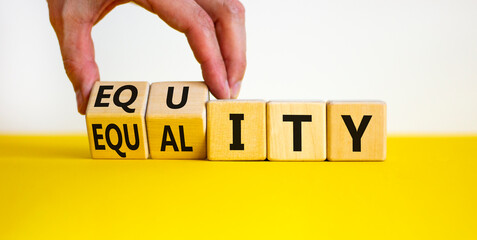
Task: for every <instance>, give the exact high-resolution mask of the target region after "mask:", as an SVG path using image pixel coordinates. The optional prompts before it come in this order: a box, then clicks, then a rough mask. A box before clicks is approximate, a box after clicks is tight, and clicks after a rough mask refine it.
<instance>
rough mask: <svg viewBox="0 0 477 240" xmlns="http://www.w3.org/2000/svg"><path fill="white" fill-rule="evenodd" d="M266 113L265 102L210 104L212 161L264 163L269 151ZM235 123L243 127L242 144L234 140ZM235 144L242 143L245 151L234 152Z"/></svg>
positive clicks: (208, 125) (208, 142)
mask: <svg viewBox="0 0 477 240" xmlns="http://www.w3.org/2000/svg"><path fill="white" fill-rule="evenodd" d="M265 112H266V103H265V101H240V100H215V101H209V102H208V103H207V156H208V158H209V160H265V158H266V150H267V149H266V148H267V146H266V116H265V115H266V113H265ZM234 116H239V117H240V116H242V117H243V120H231V118H234ZM237 119H238V118H237ZM234 121H235V123H236V124H240V132H239V134H240V135H241V138H240V139H239V140H240V141H239V142H237V141H235V142H234V140H233V137H234ZM235 133H237V132H235ZM237 136H238V135H235V137H237ZM233 143H238V144H236V145H239V144H243V150H241V149H236V150H234V149H232V150H231V148H233V147H231V144H233Z"/></svg>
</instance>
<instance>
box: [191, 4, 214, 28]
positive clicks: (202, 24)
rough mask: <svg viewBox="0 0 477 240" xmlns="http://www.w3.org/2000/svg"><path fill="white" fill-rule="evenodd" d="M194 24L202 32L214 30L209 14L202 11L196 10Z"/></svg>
mask: <svg viewBox="0 0 477 240" xmlns="http://www.w3.org/2000/svg"><path fill="white" fill-rule="evenodd" d="M194 23H195V25H196V26H198V27H199V28H200V29H201V30H203V31H213V29H214V22H213V21H212V18H210V16H209V14H207V12H206V11H205V10H203V9H199V10H197V13H196V17H195V20H194Z"/></svg>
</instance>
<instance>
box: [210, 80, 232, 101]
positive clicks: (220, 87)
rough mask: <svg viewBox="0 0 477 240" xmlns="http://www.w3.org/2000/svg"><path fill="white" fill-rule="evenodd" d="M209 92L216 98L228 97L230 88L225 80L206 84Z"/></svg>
mask: <svg viewBox="0 0 477 240" xmlns="http://www.w3.org/2000/svg"><path fill="white" fill-rule="evenodd" d="M206 83H207V82H206ZM207 86H208V87H209V90H210V92H211V93H212V95H214V97H215V98H217V99H229V98H230V88H229V85H228V84H227V83H226V81H223V82H220V84H207Z"/></svg>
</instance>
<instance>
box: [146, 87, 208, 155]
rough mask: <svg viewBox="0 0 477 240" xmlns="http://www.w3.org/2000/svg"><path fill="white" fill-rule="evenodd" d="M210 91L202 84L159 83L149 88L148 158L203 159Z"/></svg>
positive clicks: (147, 117) (147, 119)
mask: <svg viewBox="0 0 477 240" xmlns="http://www.w3.org/2000/svg"><path fill="white" fill-rule="evenodd" d="M208 100H209V89H208V88H207V85H205V83H204V82H158V83H153V84H152V85H151V91H150V94H149V102H148V106H147V113H146V123H147V134H148V139H149V148H150V152H151V157H152V158H156V159H205V158H206V153H207V151H206V150H207V149H206V143H207V142H206V138H205V134H206V130H205V128H206V115H207V114H206V111H205V103H206V102H207V101H208Z"/></svg>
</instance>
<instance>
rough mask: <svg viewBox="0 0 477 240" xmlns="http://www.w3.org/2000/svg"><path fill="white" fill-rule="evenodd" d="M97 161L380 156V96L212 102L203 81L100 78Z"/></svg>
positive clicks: (93, 122) (94, 135)
mask: <svg viewBox="0 0 477 240" xmlns="http://www.w3.org/2000/svg"><path fill="white" fill-rule="evenodd" d="M86 124H87V128H88V138H89V143H90V149H91V155H92V157H93V158H114V159H147V158H149V156H150V157H151V158H153V159H207V158H208V159H209V160H265V159H268V160H270V161H324V160H326V159H328V160H330V161H380V160H384V159H385V158H386V104H385V103H384V102H380V101H366V102H364V101H361V102H357V101H328V102H323V101H302V102H300V101H270V102H265V101H258V100H209V90H208V88H207V86H206V85H205V83H203V82H158V83H153V84H151V85H149V83H147V82H96V83H95V85H94V86H93V89H92V91H91V96H90V99H89V102H88V107H87V110H86Z"/></svg>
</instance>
